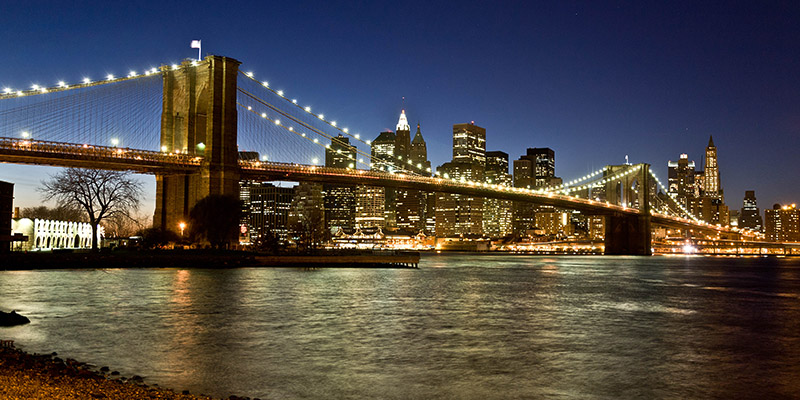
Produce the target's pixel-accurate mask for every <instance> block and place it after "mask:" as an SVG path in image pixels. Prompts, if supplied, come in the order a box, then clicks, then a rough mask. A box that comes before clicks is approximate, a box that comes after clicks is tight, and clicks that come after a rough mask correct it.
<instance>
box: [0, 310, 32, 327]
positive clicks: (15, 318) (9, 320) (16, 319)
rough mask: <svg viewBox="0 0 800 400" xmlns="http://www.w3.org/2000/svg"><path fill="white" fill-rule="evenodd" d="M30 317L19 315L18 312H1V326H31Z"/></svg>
mask: <svg viewBox="0 0 800 400" xmlns="http://www.w3.org/2000/svg"><path fill="white" fill-rule="evenodd" d="M30 323H31V320H29V319H28V317H25V316H22V315H19V314H17V312H16V311H11V312H10V313H7V312H3V311H0V326H17V325H25V324H30Z"/></svg>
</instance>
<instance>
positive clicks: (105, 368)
mask: <svg viewBox="0 0 800 400" xmlns="http://www.w3.org/2000/svg"><path fill="white" fill-rule="evenodd" d="M108 371H110V369H109V368H108V367H103V368H100V372H108Z"/></svg>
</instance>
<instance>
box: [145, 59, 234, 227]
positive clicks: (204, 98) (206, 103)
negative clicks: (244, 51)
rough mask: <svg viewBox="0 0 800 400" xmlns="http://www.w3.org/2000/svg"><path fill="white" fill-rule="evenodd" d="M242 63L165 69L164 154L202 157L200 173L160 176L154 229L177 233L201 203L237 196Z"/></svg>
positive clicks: (209, 62) (231, 61)
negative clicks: (238, 100) (205, 199)
mask: <svg viewBox="0 0 800 400" xmlns="http://www.w3.org/2000/svg"><path fill="white" fill-rule="evenodd" d="M239 64H240V62H239V61H237V60H234V59H232V58H228V57H221V56H208V57H206V58H205V59H204V60H202V61H198V62H196V63H193V62H191V61H184V62H183V63H182V64H181V65H179V66H178V67H177V68H173V67H169V66H164V67H162V75H163V77H164V97H163V105H162V112H161V151H162V152H165V153H173V152H180V153H181V154H195V155H197V156H199V157H203V158H204V161H203V165H202V167H201V169H200V172H198V173H194V174H169V175H156V209H155V215H154V216H153V226H155V227H159V228H162V229H170V230H178V224H179V223H180V222H182V221H186V220H187V218H188V216H189V210H191V208H192V206H194V205H195V204H196V203H197V201H198V200H200V199H202V198H203V197H206V196H208V195H211V194H221V195H234V196H238V191H239V165H238V160H239V152H238V148H237V134H236V129H237V109H236V91H237V84H236V81H237V79H238V72H239Z"/></svg>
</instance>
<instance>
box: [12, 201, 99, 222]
mask: <svg viewBox="0 0 800 400" xmlns="http://www.w3.org/2000/svg"><path fill="white" fill-rule="evenodd" d="M22 217H23V218H30V219H36V218H38V219H50V220H55V221H74V222H85V221H86V216H85V215H83V210H82V209H81V208H80V207H78V206H77V205H72V204H69V205H60V206H56V207H53V208H50V207H47V206H35V207H25V208H23V209H22Z"/></svg>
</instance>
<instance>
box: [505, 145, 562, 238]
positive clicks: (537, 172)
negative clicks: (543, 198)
mask: <svg viewBox="0 0 800 400" xmlns="http://www.w3.org/2000/svg"><path fill="white" fill-rule="evenodd" d="M555 173H556V153H555V151H553V149H550V148H547V147H544V148H529V149H528V150H527V151H526V152H525V154H524V155H522V156H520V157H519V159H518V160H514V178H513V179H514V187H519V188H526V189H541V188H545V187H551V186H555V185H559V184H561V179H559V178H557V177H556V176H555ZM537 211H542V212H552V211H553V210H552V207H548V206H536V205H534V204H530V203H524V202H518V201H517V202H514V205H513V231H514V233H516V234H518V235H525V234H526V233H527V232H528V231H530V230H532V229H534V228H535V227H536V212H537Z"/></svg>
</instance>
